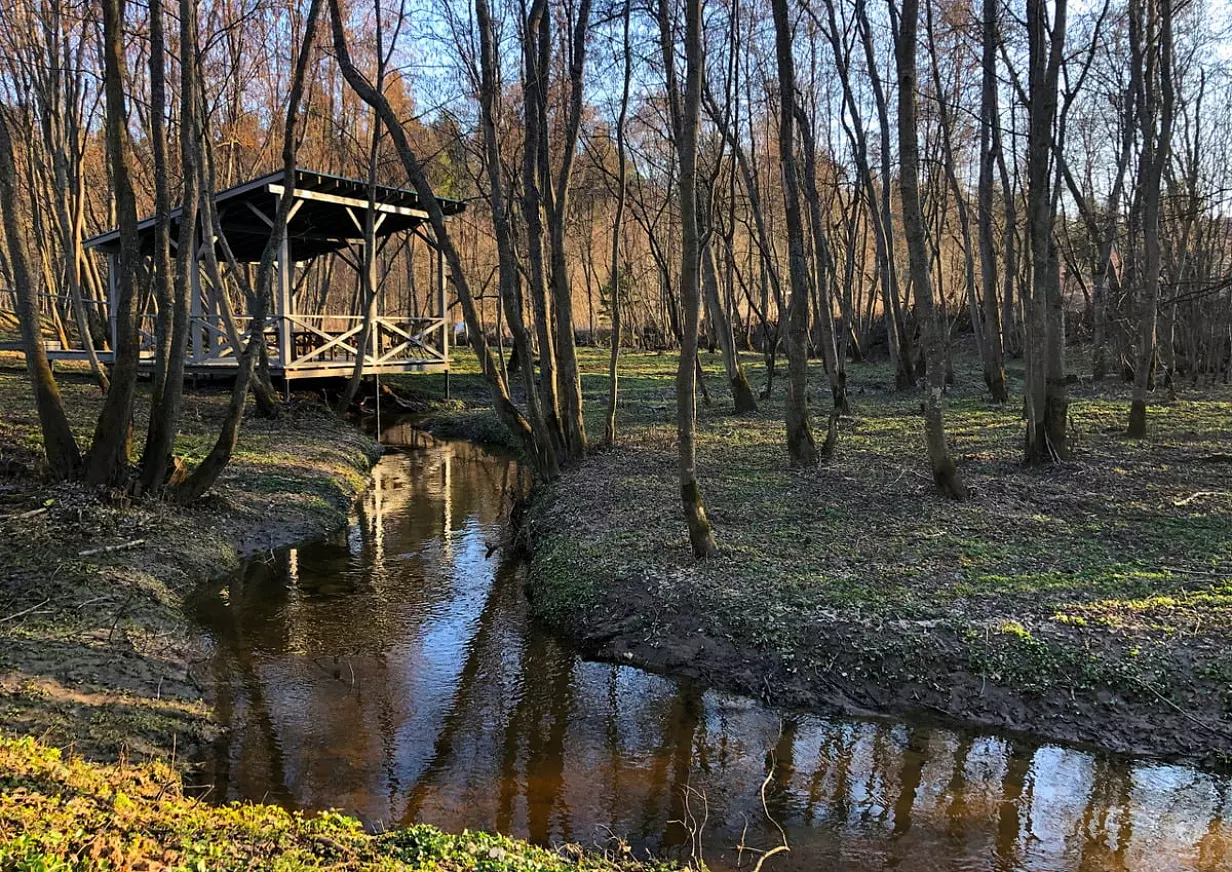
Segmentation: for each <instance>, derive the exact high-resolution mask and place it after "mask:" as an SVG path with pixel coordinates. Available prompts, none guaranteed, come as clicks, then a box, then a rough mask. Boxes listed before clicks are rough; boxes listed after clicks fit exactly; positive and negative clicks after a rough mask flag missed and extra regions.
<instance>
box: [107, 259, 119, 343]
mask: <svg viewBox="0 0 1232 872" xmlns="http://www.w3.org/2000/svg"><path fill="white" fill-rule="evenodd" d="M119 299H120V257H119V255H116V254H109V255H107V321H108V324H109V326H110V327H111V354H112V359H113V360H114V359H115V354H116V349H118V348H119V342H120V324H119V320H118V317H117V313H116V302H117V301H118V300H119Z"/></svg>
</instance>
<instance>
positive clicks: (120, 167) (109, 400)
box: [86, 0, 142, 486]
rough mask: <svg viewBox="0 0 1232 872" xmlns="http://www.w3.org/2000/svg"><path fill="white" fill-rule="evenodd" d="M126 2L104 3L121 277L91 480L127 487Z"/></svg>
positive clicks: (133, 345)
mask: <svg viewBox="0 0 1232 872" xmlns="http://www.w3.org/2000/svg"><path fill="white" fill-rule="evenodd" d="M124 7H125V0H103V51H102V54H103V91H104V94H105V98H106V99H105V104H106V111H105V123H104V129H105V138H106V142H107V156H108V162H109V167H110V169H111V184H112V187H113V189H114V191H115V209H116V219H117V226H118V227H119V232H120V253H119V256H118V257H117V258H115V259H114V260H113V264H115V267H114V268H116V269H117V275H115V276H113V277H112V282H113V285H114V287H115V288H116V296H115V299H113V300H112V301H111V305H112V306H113V307H114V311H113V312H112V313H111V316H112V319H113V320H114V322H115V325H116V347H115V350H114V354H115V357H114V364H113V366H112V369H111V390H109V391H108V392H107V397H106V399H104V400H103V408H102V411H101V412H100V413H99V416H98V424H97V426H96V427H95V429H94V439H93V441H92V442H91V447H90V456H89V460H88V461H87V463H86V480H87V481H88V482H89V483H90V484H94V485H112V486H116V485H122V484H123V483H124V482H125V480H126V479H127V477H128V462H129V458H128V449H129V438H130V436H131V431H132V423H133V401H134V398H135V396H136V392H137V363H138V357H139V355H140V348H141V344H140V335H139V334H138V332H137V324H138V315H139V313H138V303H139V293H138V288H137V285H138V274H139V273H140V271H141V269H142V265H141V263H142V256H141V243H140V240H139V236H138V230H137V198H136V195H135V194H134V192H133V185H132V175H131V172H130V163H131V161H132V156H131V154H130V146H129V141H128V129H127V111H126V107H125V100H124V83H125V81H126V80H127V78H128V76H127V73H126V70H125V66H126V65H125V50H124V34H123V26H124Z"/></svg>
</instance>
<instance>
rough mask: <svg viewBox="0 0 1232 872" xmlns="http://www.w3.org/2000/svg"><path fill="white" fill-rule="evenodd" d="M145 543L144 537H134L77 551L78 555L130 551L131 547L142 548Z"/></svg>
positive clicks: (87, 555)
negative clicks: (129, 539) (114, 543)
mask: <svg viewBox="0 0 1232 872" xmlns="http://www.w3.org/2000/svg"><path fill="white" fill-rule="evenodd" d="M144 544H145V540H144V539H133V540H132V541H131V542H121V543H120V544H119V545H108V546H106V547H104V548H87V549H86V550H85V551H79V552H77V556H78V557H94V556H96V555H98V554H110V553H112V552H113V551H128V550H129V549H130V548H140V547H141V546H142V545H144Z"/></svg>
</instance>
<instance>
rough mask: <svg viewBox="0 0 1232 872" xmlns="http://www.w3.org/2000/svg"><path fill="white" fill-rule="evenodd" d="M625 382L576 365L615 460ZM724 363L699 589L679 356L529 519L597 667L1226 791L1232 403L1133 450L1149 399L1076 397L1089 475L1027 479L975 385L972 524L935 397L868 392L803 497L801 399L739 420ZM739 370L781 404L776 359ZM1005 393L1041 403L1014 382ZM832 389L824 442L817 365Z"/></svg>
mask: <svg viewBox="0 0 1232 872" xmlns="http://www.w3.org/2000/svg"><path fill="white" fill-rule="evenodd" d="M606 355H607V352H606V350H603V349H584V350H583V353H582V363H583V370H584V391H585V393H586V396H587V399H588V403H587V407H586V412H587V415H588V419H587V429H588V431H589V432H590V434H591V436H592V438H594V439H597V438H598V437H599V435H600V434H601V432H602V426H603V420H602V418H603V406H602V404H603V402H604V398H605V396H606V390H607V379H606V375H605V373H606ZM702 360H703V363H704V365H705V371H706V381H707V385H708V387H709V389H710V392H711V395H712V400H713V402H712V404H711V405H705V404H704V403H699V439H698V474H699V478H700V482H701V487H702V492H703V495H704V498H705V501H706V506H707V510H708V513H709V516H710V519H711V521H712V523H713V525H714V530H715V535H716V537H717V539H718V542H719V548H720V550H719V554H718V555H717V556H716V557H714V558H713V559H710V560H707V561H704V562H702V563H700V564H699V563H694V561H693V560H692V559H691V557H690V554H689V548H688V541H687V537H686V533H685V529H684V524H683V521H682V518H681V514H680V507H679V503H678V497H677V494H678V485H677V479H676V471H675V424H674V420H675V418H674V415H675V404H674V381H673V379H674V374H675V357H674V356H672V355H657V354H651V353H633V352H629V353H625V354H624V355H622V364H621V400H620V409H619V428H620V430H619V432H620V436H619V441H618V444H617V446H616V447H614V448H612V449H607V450H600V451H596V452H594V453H593V454H592V455H591V456H590V457H588V458H587V460H586V461H585V462H584V463H582V464H580V465H578V466H577V467H576V468H574V469H571V470H568V471H567V472H566V473H565V474H564V475H563V476H562V477H561V478H560V479H559V480H558V481H557V482H556V483H554V484H553V485H551V486H550V487H548V488H547V489H545V490H544V491H541V492H540V494H539V496H538V497H537V499H536V500H535V504H534V507H533V509H532V512H531V513H530V520H529V528H528V533H529V538H530V540H531V543H532V546H533V557H532V562H531V569H530V577H529V586H530V591H531V595H532V599H533V602H534V604H535V607H536V610H537V612H538V613H539V614H540V615H541V616H542V617H544V618H546V619H547V620H548V621H549V622H550V623H552V624H553V625H555V626H556V627H557V628H559V629H561V630H562V631H563V632H564V633H565V634H567V635H568V636H570V637H571V638H572V639H573V640H574V641H576V642H577V643H578V644H579V645H580V646H581V647H582V648H583V649H584V650H585V651H586V652H587V653H589V654H591V655H594V656H599V657H602V658H607V659H613V660H618V661H622V662H629V663H633V664H638V665H642V666H646V667H649V668H652V669H656V670H660V671H666V672H671V673H674V674H679V675H686V676H692V677H696V678H698V679H700V680H702V681H703V682H706V683H708V684H711V685H714V686H719V687H724V688H728V689H732V690H736V691H740V692H743V693H746V694H751V695H754V696H757V697H761V698H764V699H767V700H769V701H771V702H774V703H777V704H782V705H786V706H793V707H795V706H798V707H807V708H810V709H814V710H821V711H836V712H839V711H841V712H852V713H870V712H880V713H895V714H916V715H919V714H923V715H925V716H928V717H933V718H940V719H944V720H952V721H957V722H960V723H963V724H972V725H981V726H987V727H995V728H1000V729H1009V730H1015V731H1023V732H1029V733H1032V734H1035V735H1038V736H1042V737H1047V738H1051V739H1056V740H1063V741H1071V742H1077V743H1081V744H1086V745H1091V746H1097V747H1100V748H1104V749H1109V750H1113V751H1118V752H1130V753H1138V754H1146V755H1152V756H1159V757H1165V758H1169V759H1178V760H1187V761H1194V762H1200V763H1202V764H1204V765H1208V766H1216V767H1226V766H1228V765H1230V764H1232V717H1230V714H1232V462H1229V461H1232V455H1229V454H1228V452H1229V450H1230V449H1229V437H1230V435H1232V389H1230V388H1228V387H1227V386H1217V387H1202V388H1194V387H1191V386H1189V385H1181V386H1180V387H1179V389H1178V394H1179V397H1178V400H1177V401H1176V402H1175V403H1171V404H1165V403H1163V402H1162V400H1163V396H1162V391H1161V392H1159V393H1158V394H1156V395H1155V396H1154V397H1153V398H1152V403H1153V405H1152V406H1151V409H1150V418H1149V438H1147V439H1146V440H1142V441H1131V440H1127V439H1125V438H1124V437H1123V435H1122V434H1123V432H1124V429H1125V425H1126V420H1127V415H1128V407H1129V389H1128V386H1127V385H1123V384H1121V383H1120V382H1118V381H1115V380H1111V381H1106V382H1104V383H1102V384H1094V383H1092V382H1090V381H1089V380H1082V379H1079V380H1077V381H1076V382H1075V383H1074V384H1073V385H1072V386H1071V399H1072V404H1071V408H1070V411H1071V427H1072V438H1073V442H1074V448H1075V450H1074V457H1073V459H1072V460H1069V461H1066V462H1063V463H1056V464H1052V465H1048V466H1044V467H1039V468H1030V467H1024V466H1023V465H1022V464H1021V462H1020V457H1021V440H1022V430H1023V424H1022V420H1021V418H1020V415H1019V408H1018V407H1017V406H1015V405H1011V406H1007V407H998V406H996V405H994V404H993V403H991V402H990V401H989V400H988V399H987V396H986V393H985V391H984V388H983V383H982V379H981V377H980V373H979V370H978V365H977V363H976V362H975V361H973V360H970V359H965V358H964V359H960V360H959V364H958V367H957V374H956V375H957V378H956V383H955V384H954V385H953V386H952V387H951V389H950V390H949V393H948V399H947V419H946V423H947V428H948V432H949V435H950V444H951V450H952V452H953V454H954V456H955V458H956V460H957V462H958V466H959V469H960V471H961V473H962V475H963V476H964V478H965V480H966V483H967V485H968V488H969V490H970V492H971V496H970V499H969V500H967V501H966V502H964V503H953V502H949V501H947V500H944V499H942V498H940V497H939V496H938V495H937V494H936V492H935V490H934V488H933V485H932V481H931V478H930V475H929V473H928V469H927V464H926V461H925V459H924V453H923V445H922V437H921V426H922V419H921V415H920V395H919V393H918V392H905V393H904V392H898V391H895V390H894V386H893V374H892V373H891V372H890V371H889V369H888V368H887V367H886V366H884V365H869V364H852V365H850V367H849V380H850V389H851V394H852V414H851V415H850V416H847V417H844V418H843V419H842V420H841V422H840V433H839V441H838V445H837V450H836V452H835V455H834V457H833V458H832V459H831V460H830V461H829V462H827V463H825V464H823V465H822V466H820V467H818V468H816V469H811V470H802V471H796V470H792V469H791V468H790V467H789V465H788V462H787V454H786V448H785V443H784V425H783V387H784V385H783V382H782V379H781V378H780V379H779V380H777V381H776V383H775V390H774V394H773V398H772V399H771V400H769V401H763V402H762V408H761V410H760V412H759V413H758V414H756V415H752V416H748V417H737V416H735V415H734V414H733V413H732V412H731V401H730V395H729V394H728V392H727V390H726V383H725V379H724V378H723V376H722V375H721V372H720V366H721V364H720V361H719V357H718V355H713V354H707V353H705V352H703V354H702ZM1070 365H1071V371H1073V372H1083V371H1085V366H1084V364H1083V363H1082V362H1081V361H1080V360H1071V364H1070ZM745 366H746V368H747V371H748V373H749V377H750V379H751V380H752V381H753V382H754V386H755V388H756V389H759V388H760V387H761V385H762V383H763V382H764V368H763V366H762V362H761V359H760V357H759V356H756V355H747V356H746V357H745ZM779 366H780V373H783V372H785V369H786V365H785V361H782V360H780V363H779ZM1010 375H1011V380H1012V386H1013V387H1014V388H1016V389H1021V384H1022V379H1021V377H1022V373H1021V364H1020V363H1012V364H1011V367H1010ZM810 384H811V385H813V386H814V398H815V399H814V403H813V408H814V413H815V416H816V419H815V425H820V426H824V416H825V413H827V412H828V409H829V400H828V389H826V388H825V387H824V386H825V382H824V377H823V374H822V372H821V370H820V366H819V365H814V366H813V367H812V369H811V371H810ZM415 385H416V386H417V387H418V388H419V389H420V390H421V392H425V393H427V394H430V393H432V392H433V391H439V390H440V388H441V387H442V385H438V384H435V383H429V384H425V383H423V382H418V381H417V382H415ZM822 394H825V398H824V399H821V400H820V401H819V400H818V399H816V398H817V397H818V396H820V395H822ZM453 395H454V396H455V397H461V398H462V399H463V400H464V401H466V402H467V403H469V409H468V411H466V412H465V413H464V414H462V415H460V416H459V415H451V414H443V415H441V416H440V418H439V419H440V420H442V421H445V422H446V423H444V424H442V425H441V426H442V427H443V428H445V429H448V430H450V431H452V432H455V433H457V432H461V433H463V434H464V435H478V436H482V435H483V433H484V432H487V431H489V430H491V428H492V423H491V418H492V416H491V414H490V413H488V414H487V417H486V421H485V416H484V413H483V412H482V411H481V410H480V408H479V407H481V406H482V405H483V403H484V402H486V395H485V394H484V392H483V389H482V385H481V384H480V382H479V380H478V377H477V376H475V375H472V376H469V377H468V376H465V375H455V376H454V378H453ZM479 422H483V423H479ZM822 435H824V434H823V433H819V435H818V438H819V439H820V438H821V436H822Z"/></svg>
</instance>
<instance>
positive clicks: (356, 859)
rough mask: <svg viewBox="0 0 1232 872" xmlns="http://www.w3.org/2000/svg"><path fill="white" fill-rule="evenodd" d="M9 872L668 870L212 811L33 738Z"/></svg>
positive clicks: (169, 774)
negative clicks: (128, 871)
mask: <svg viewBox="0 0 1232 872" xmlns="http://www.w3.org/2000/svg"><path fill="white" fill-rule="evenodd" d="M0 787H2V788H3V790H0V869H5V870H14V872H17V870H20V872H36V870H37V872H69V870H74V872H96V870H97V872H106V870H114V869H131V870H142V869H144V870H155V869H166V870H183V872H205V870H209V872H227V870H235V872H241V870H243V872H247V870H278V872H300V870H339V872H340V870H347V872H368V870H372V872H378V870H379V872H415V870H423V872H455V870H456V872H464V870H465V872H566V870H577V872H617V870H626V872H633V870H644V872H651V870H653V869H661V870H666V869H667V867H664V866H658V865H653V866H652V865H650V864H643V863H637V862H634V861H633V860H632V859H631V858H629V857H627V856H625V857H619V858H616V859H613V860H608V859H605V858H603V857H600V856H597V855H594V854H587V853H585V852H583V851H581V850H578V849H576V848H573V849H562V850H560V851H549V850H546V849H543V848H536V847H533V846H530V845H528V844H526V843H525V842H519V841H516V840H514V839H509V838H506V837H504V836H498V835H490V834H487V833H471V832H463V833H460V834H450V833H443V832H441V831H440V830H438V829H436V828H434V827H430V826H413V827H410V828H407V829H400V830H394V831H392V832H387V833H380V834H377V835H370V834H368V833H365V832H364V830H363V828H362V827H361V826H360V824H359V822H358V821H356V820H354V819H352V818H348V817H346V816H344V815H341V814H337V813H335V812H326V813H323V814H318V815H314V816H311V817H309V816H304V815H301V814H298V813H291V812H287V811H284V810H282V809H280V808H277V807H275V806H269V805H251V804H240V803H235V804H231V805H226V806H221V807H219V806H213V805H208V804H206V803H202V802H198V801H196V800H194V799H191V798H187V797H185V796H184V795H183V793H182V791H181V788H180V781H179V777H178V775H177V774H176V773H175V772H174V771H173V770H172V769H170V768H168V767H166V766H163V765H157V764H144V765H131V764H125V763H121V764H119V765H110V766H100V765H97V764H91V763H87V762H85V761H83V760H80V759H75V758H71V757H65V756H64V755H62V754H61V753H60V752H59V751H58V750H56V749H54V748H49V747H47V746H46V745H43V744H40V743H38V742H35V741H34V740H33V739H11V738H6V737H4V736H0Z"/></svg>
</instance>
